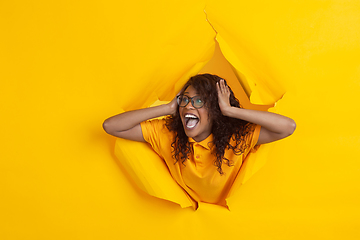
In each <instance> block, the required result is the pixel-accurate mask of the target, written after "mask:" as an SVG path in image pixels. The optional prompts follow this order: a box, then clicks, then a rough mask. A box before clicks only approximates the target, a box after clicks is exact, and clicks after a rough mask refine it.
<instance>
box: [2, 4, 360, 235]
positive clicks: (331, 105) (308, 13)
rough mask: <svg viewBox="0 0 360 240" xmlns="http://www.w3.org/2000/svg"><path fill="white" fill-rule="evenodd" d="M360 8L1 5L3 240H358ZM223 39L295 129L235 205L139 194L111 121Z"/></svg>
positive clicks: (246, 77)
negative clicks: (121, 160) (195, 205)
mask: <svg viewBox="0 0 360 240" xmlns="http://www.w3.org/2000/svg"><path fill="white" fill-rule="evenodd" d="M204 10H205V11H206V14H207V16H206V15H205V12H204ZM359 12H360V5H359V2H358V1H343V0H321V1H320V0H311V1H310V0H305V1H234V0H231V1H230V0H225V1H213V0H211V1H193V0H192V1H190V0H189V1H180V2H176V1H171V2H170V1H140V2H139V1H133V2H131V1H101V2H94V1H76V2H74V1H72V2H70V1H47V2H46V1H38V0H35V1H21V0H20V1H2V2H1V3H0V19H1V21H0V26H1V33H0V34H1V38H0V84H1V86H0V110H1V111H0V115H1V118H0V132H1V134H0V143H1V151H0V189H1V200H0V202H1V204H0V212H1V214H0V223H1V224H0V238H1V239H10V240H15V239H69V238H70V239H119V237H120V238H124V239H169V238H173V239H183V238H184V235H186V236H187V238H189V239H220V238H221V239H239V238H242V239H247V240H252V239H257V240H258V239H264V240H265V239H334V240H338V239H359V238H360V232H359V227H358V226H359V218H360V206H359V202H360V194H359V192H360V187H359V186H360V174H359V168H360V164H359V158H360V150H359V142H360V128H359V127H358V122H359V120H358V117H357V113H358V112H360V108H359V104H358V102H359V99H358V98H359V96H360V82H359V79H360V61H359V56H360V44H359V43H360V35H359V29H360V26H359V25H360V14H359ZM206 19H208V20H209V21H207V20H206ZM210 24H211V25H210ZM216 34H217V35H216ZM214 38H216V39H217V40H218V41H219V44H220V48H221V51H222V52H223V54H224V55H225V57H226V58H228V61H229V62H230V63H231V65H232V67H230V69H231V71H234V72H235V73H231V74H230V73H229V74H228V75H232V74H234V75H235V77H237V78H239V81H240V82H241V85H242V86H243V87H244V88H245V90H246V93H247V94H248V96H249V98H250V101H251V102H252V103H255V104H259V103H260V104H267V105H272V104H273V103H274V102H276V101H278V99H281V100H280V101H278V102H277V104H276V111H277V112H278V113H280V114H283V115H286V116H289V117H291V118H293V119H295V121H296V123H297V130H296V131H295V133H294V135H293V136H291V137H290V138H288V139H284V140H281V141H279V142H276V143H273V144H272V146H271V149H270V150H269V151H268V153H267V154H266V155H267V157H266V159H265V161H266V164H265V165H264V166H263V167H262V168H260V169H259V170H258V171H257V173H256V174H254V175H253V176H252V177H251V178H249V179H248V180H247V181H246V182H245V184H242V185H241V187H240V188H238V189H237V190H236V191H235V192H233V193H232V195H231V198H230V199H229V204H230V205H231V211H228V210H227V209H225V208H223V207H219V206H215V205H210V204H203V203H201V204H200V206H199V209H198V210H197V211H193V210H192V209H191V208H181V207H180V206H179V205H178V204H175V203H172V202H170V201H164V200H163V199H159V198H155V197H152V196H150V195H149V194H146V193H144V192H143V191H142V190H139V188H138V187H136V186H135V183H134V181H133V180H131V177H130V176H129V174H128V173H127V171H126V170H125V169H124V167H122V166H121V165H120V164H118V160H117V159H116V156H115V155H114V154H113V153H114V146H115V139H114V138H112V137H110V136H108V135H107V134H106V133H104V131H103V130H102V127H101V125H102V122H103V121H104V119H106V118H107V117H109V116H112V115H115V114H117V113H119V111H120V108H123V109H125V110H131V109H137V108H141V107H146V106H148V105H150V104H152V103H153V102H154V101H156V100H157V99H160V100H164V101H169V100H170V99H171V97H172V96H174V95H175V93H176V91H178V90H179V89H180V87H181V86H182V85H183V83H184V82H185V81H186V79H187V77H188V76H189V74H192V73H195V72H196V71H201V68H202V66H205V64H206V63H207V62H208V61H210V59H211V57H212V55H213V53H214V49H215V46H216V44H215V41H214ZM239 84H240V83H239ZM269 147H270V145H269ZM259 150H261V148H260V149H259ZM260 153H261V152H259V154H260ZM258 157H259V158H261V159H260V160H262V161H264V159H263V157H262V156H261V155H259V156H258ZM256 161H257V160H256ZM254 166H255V165H254ZM255 169H257V167H255ZM249 173H250V172H249ZM179 231H181V234H179V233H178V232H179Z"/></svg>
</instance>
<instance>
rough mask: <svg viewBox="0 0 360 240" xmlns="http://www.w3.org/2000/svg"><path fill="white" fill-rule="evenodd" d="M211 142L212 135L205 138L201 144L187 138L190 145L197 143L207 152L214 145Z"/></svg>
mask: <svg viewBox="0 0 360 240" xmlns="http://www.w3.org/2000/svg"><path fill="white" fill-rule="evenodd" d="M213 140H214V136H213V135H212V134H210V135H209V136H208V137H207V138H205V139H204V140H202V141H201V142H196V141H195V140H194V139H193V138H189V142H190V143H192V144H194V143H197V144H199V145H200V146H202V147H204V148H206V149H208V150H210V149H211V147H212V146H213V145H214V143H213Z"/></svg>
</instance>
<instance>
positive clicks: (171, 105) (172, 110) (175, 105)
mask: <svg viewBox="0 0 360 240" xmlns="http://www.w3.org/2000/svg"><path fill="white" fill-rule="evenodd" d="M178 95H179V94H176V96H175V97H174V99H173V100H171V102H169V103H168V104H167V105H168V107H169V109H170V113H169V114H170V115H175V113H176V111H177V109H178V103H177V97H178Z"/></svg>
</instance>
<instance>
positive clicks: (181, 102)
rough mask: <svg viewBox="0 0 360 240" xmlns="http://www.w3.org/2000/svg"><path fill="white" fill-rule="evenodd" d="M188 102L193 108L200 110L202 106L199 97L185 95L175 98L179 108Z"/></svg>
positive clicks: (202, 103) (202, 102)
mask: <svg viewBox="0 0 360 240" xmlns="http://www.w3.org/2000/svg"><path fill="white" fill-rule="evenodd" d="M189 102H191V104H192V105H193V107H194V108H201V107H202V106H204V101H203V100H202V99H201V97H200V96H195V97H192V98H191V97H188V96H186V95H179V96H177V103H178V104H179V106H180V107H186V106H187V105H188V104H189Z"/></svg>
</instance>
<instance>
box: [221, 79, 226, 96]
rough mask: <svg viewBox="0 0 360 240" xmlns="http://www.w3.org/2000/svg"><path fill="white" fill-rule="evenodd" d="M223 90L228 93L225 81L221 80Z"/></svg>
mask: <svg viewBox="0 0 360 240" xmlns="http://www.w3.org/2000/svg"><path fill="white" fill-rule="evenodd" d="M221 90H222V92H223V93H226V92H227V87H226V85H225V81H224V79H221Z"/></svg>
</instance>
